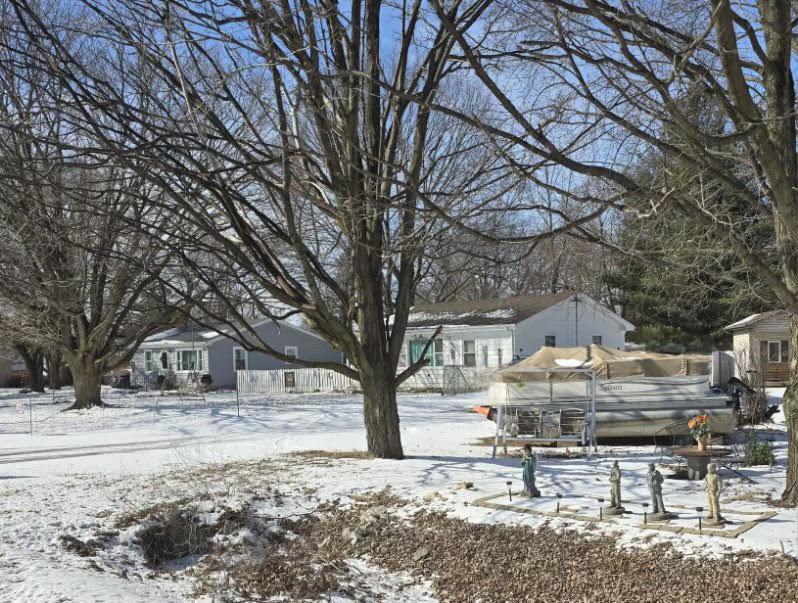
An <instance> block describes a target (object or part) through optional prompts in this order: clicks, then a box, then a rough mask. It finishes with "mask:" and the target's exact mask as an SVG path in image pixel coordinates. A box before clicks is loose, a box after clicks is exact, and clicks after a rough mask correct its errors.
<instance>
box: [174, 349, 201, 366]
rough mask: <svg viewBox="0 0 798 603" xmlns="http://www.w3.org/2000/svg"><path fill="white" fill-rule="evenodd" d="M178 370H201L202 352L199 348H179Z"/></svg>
mask: <svg viewBox="0 0 798 603" xmlns="http://www.w3.org/2000/svg"><path fill="white" fill-rule="evenodd" d="M177 370H178V371H201V370H202V352H201V351H199V350H177Z"/></svg>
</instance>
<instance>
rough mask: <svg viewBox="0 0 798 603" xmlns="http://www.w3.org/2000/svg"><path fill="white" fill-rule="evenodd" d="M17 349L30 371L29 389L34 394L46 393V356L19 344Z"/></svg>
mask: <svg viewBox="0 0 798 603" xmlns="http://www.w3.org/2000/svg"><path fill="white" fill-rule="evenodd" d="M15 347H16V349H17V351H18V352H19V355H20V356H22V359H23V360H24V361H25V368H27V369H28V376H29V377H30V382H29V383H28V387H29V388H30V390H31V391H34V392H44V355H43V354H42V353H41V352H40V351H38V350H34V349H32V348H29V347H28V346H26V345H22V344H17V345H16V346H15Z"/></svg>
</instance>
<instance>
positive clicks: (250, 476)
mask: <svg viewBox="0 0 798 603" xmlns="http://www.w3.org/2000/svg"><path fill="white" fill-rule="evenodd" d="M771 395H772V396H774V399H777V398H778V397H779V396H780V395H781V392H780V391H778V390H774V391H772V392H771ZM68 397H69V392H68V391H64V392H61V393H57V394H56V396H55V402H54V399H53V397H52V396H51V395H45V396H26V395H22V394H18V393H15V392H12V391H2V392H0V601H81V602H83V601H112V600H117V601H183V600H187V599H190V598H191V593H192V592H193V591H194V588H195V586H196V585H195V583H194V580H193V578H192V577H191V574H192V572H191V566H192V565H193V564H194V563H195V562H196V561H197V559H196V558H189V559H186V560H183V561H181V562H180V563H179V565H176V566H174V567H172V569H174V570H175V571H174V572H173V573H171V574H169V573H164V572H156V571H153V570H152V569H151V568H150V567H149V566H148V565H147V564H146V563H145V560H144V557H143V555H142V553H141V550H140V547H138V546H137V545H136V544H135V542H136V530H138V529H140V526H137V525H135V524H131V525H129V526H126V527H119V525H118V524H119V521H118V520H119V517H121V516H124V515H125V514H128V515H129V514H135V513H137V512H141V511H142V509H146V508H148V507H150V506H152V505H158V504H162V503H164V502H169V501H175V500H179V499H191V500H195V501H200V503H199V504H200V505H204V506H205V507H207V508H205V512H206V513H207V514H208V516H209V517H218V516H219V514H220V512H221V511H220V509H222V507H229V508H237V507H240V506H241V505H248V506H249V507H250V508H252V509H254V513H255V514H256V515H258V516H265V515H268V516H269V517H270V518H277V517H286V518H295V517H301V516H304V515H306V514H308V513H310V512H312V511H313V510H314V509H315V508H316V507H317V506H318V505H319V504H322V503H324V502H327V501H332V500H336V499H338V500H340V501H341V503H342V504H344V505H346V504H349V503H352V502H353V501H356V500H359V499H360V498H362V497H363V496H364V495H367V494H369V493H374V492H377V491H381V490H383V489H384V488H386V487H390V492H391V493H392V494H394V495H396V496H398V497H400V498H403V499H407V500H410V501H411V505H410V508H411V509H412V510H413V511H415V510H418V509H421V508H424V509H430V510H440V511H444V512H446V513H447V514H448V515H449V516H450V517H455V518H463V519H466V520H468V521H471V522H480V523H506V524H512V525H527V526H541V525H543V524H546V525H547V526H549V527H552V528H555V529H567V530H577V531H584V532H585V533H590V535H593V536H595V535H597V534H608V535H609V534H612V535H617V536H618V542H619V545H620V546H622V547H648V546H651V545H652V544H654V543H659V542H668V543H671V544H672V545H673V546H675V547H676V548H677V549H678V550H680V551H682V552H684V553H686V554H694V555H701V556H721V555H723V554H724V553H728V552H732V551H741V550H748V549H750V550H754V551H760V552H768V551H778V552H780V551H782V550H784V551H785V552H787V553H788V554H793V555H796V556H798V516H797V515H796V511H795V510H780V509H777V508H774V507H772V506H770V505H768V504H767V502H766V500H767V499H768V498H769V497H774V498H777V497H778V495H779V493H780V492H781V489H782V488H783V485H784V463H785V457H786V450H785V447H784V438H783V425H781V424H779V423H778V421H780V420H781V417H780V416H778V415H777V417H776V421H777V423H776V424H774V425H773V426H772V429H770V430H766V429H760V430H759V432H760V437H764V438H772V439H773V440H774V445H775V452H776V458H777V463H776V465H775V466H774V467H773V468H770V467H762V468H748V469H741V470H740V472H741V473H742V474H743V475H745V476H746V477H747V478H749V479H750V480H753V482H754V483H749V482H746V481H744V480H743V479H742V478H741V477H740V476H739V475H737V474H733V473H730V472H728V471H724V472H723V473H722V477H723V479H724V480H725V490H724V492H723V495H722V501H726V503H725V504H726V505H727V508H728V509H729V513H728V515H729V519H731V520H732V521H734V522H736V523H737V524H739V522H741V521H743V520H744V519H745V518H744V517H742V516H736V515H735V514H734V512H735V511H749V512H756V511H771V512H772V511H777V512H778V514H777V515H776V516H775V517H773V518H772V519H769V520H767V521H764V522H762V523H759V524H757V525H755V526H754V527H753V528H752V529H751V530H749V531H747V532H745V533H744V534H743V535H742V536H740V537H738V538H736V539H726V538H717V537H712V536H699V535H686V534H677V533H669V532H662V531H653V530H648V529H643V528H641V527H640V524H641V523H642V511H643V508H642V506H641V505H640V503H642V502H645V501H647V500H648V492H647V489H646V487H645V470H646V465H647V463H649V462H657V463H663V464H668V463H672V462H673V459H670V458H668V457H663V456H662V451H661V450H659V449H655V448H654V446H653V445H651V446H637V447H631V446H627V447H621V446H612V447H600V450H599V452H598V453H597V454H596V455H594V456H593V458H592V459H587V458H583V457H581V456H580V455H577V454H573V455H570V456H564V455H563V454H562V453H564V451H562V450H559V451H551V450H544V449H541V451H540V452H541V454H549V453H551V452H557V453H559V454H560V455H559V456H557V457H556V458H550V457H548V456H546V457H544V458H542V462H541V468H540V470H539V479H538V486H539V488H540V489H541V491H542V493H543V497H542V498H541V499H538V500H536V501H533V502H532V503H529V502H525V501H524V502H520V503H518V500H517V498H515V499H514V503H517V504H521V505H528V506H533V507H534V508H536V509H538V510H540V511H542V512H550V511H552V510H553V509H554V508H555V506H556V498H555V494H557V493H559V494H561V495H563V502H562V504H563V506H565V507H568V508H569V509H573V510H575V511H577V512H578V513H579V514H581V515H598V506H599V503H598V502H597V499H598V498H599V497H604V498H608V495H609V487H608V481H607V479H608V476H609V470H610V466H611V464H612V461H613V460H615V459H617V460H619V461H620V464H621V468H622V470H623V473H624V480H623V498H624V501H625V503H624V504H625V505H626V507H627V509H628V510H631V511H632V512H633V515H627V516H624V517H623V518H620V519H615V520H611V521H606V522H597V523H593V522H585V521H579V520H575V519H570V518H564V517H555V518H552V517H549V516H546V515H543V514H520V513H516V512H513V511H509V510H495V509H489V508H485V507H481V506H476V505H474V504H472V503H474V501H475V500H477V499H479V498H481V497H485V496H487V495H490V494H500V493H504V492H506V490H507V485H506V482H507V481H512V482H513V486H512V487H513V489H514V490H518V489H519V488H520V487H521V471H520V467H519V459H517V458H501V457H499V458H497V459H492V458H491V457H490V453H491V449H490V448H489V447H486V446H483V445H480V444H479V440H480V439H481V438H485V437H487V436H490V435H492V433H493V423H491V422H489V421H486V420H485V419H484V417H482V416H481V415H478V414H475V413H472V412H467V409H468V408H469V407H470V406H473V405H474V404H477V403H480V402H482V400H483V399H484V396H483V395H482V394H469V395H464V396H451V397H443V396H440V395H437V394H429V395H403V396H401V397H400V414H401V419H402V438H403V443H404V447H405V453H406V455H407V456H408V458H407V459H406V460H404V461H387V460H364V459H358V458H340V459H331V458H329V457H328V456H326V455H325V454H321V453H319V454H314V453H312V452H311V453H308V454H302V455H287V453H293V452H298V451H316V450H319V451H351V450H363V449H364V448H365V434H364V430H363V427H362V416H361V400H360V398H359V397H358V396H343V395H342V396H337V395H329V394H313V395H307V394H306V395H284V396H279V397H275V396H271V397H266V396H245V397H243V396H242V398H241V400H240V416H239V413H238V408H237V404H236V398H235V394H234V393H214V394H209V395H208V396H207V398H206V400H204V401H203V400H199V399H183V400H181V399H180V398H179V397H177V396H166V397H160V396H150V395H146V394H138V395H133V394H125V393H121V392H112V391H110V390H109V391H108V392H106V393H105V399H106V401H107V402H108V403H110V404H113V405H114V406H115V407H113V408H97V409H92V410H90V411H86V412H74V411H71V412H61V411H62V409H63V408H65V407H66V405H67V399H68ZM31 419H32V423H33V435H31V434H30V425H31ZM575 452H576V451H575ZM344 456H347V455H344ZM663 473H664V474H666V475H667V473H668V472H667V470H666V469H663ZM465 481H468V482H473V484H474V488H473V489H461V488H458V485H459V484H461V483H462V482H465ZM495 501H496V502H500V503H508V502H509V500H508V498H507V496H506V495H504V494H502V496H501V497H499V498H497V499H495ZM626 501H628V502H626ZM665 502H666V505H672V506H673V507H674V508H673V510H675V511H676V512H677V513H679V515H680V518H679V519H678V520H676V521H675V522H674V525H678V526H685V527H693V526H695V525H697V517H698V513H697V512H696V511H695V507H696V506H704V507H705V506H706V502H705V498H704V493H703V484H701V483H699V482H690V481H686V480H676V479H672V480H666V482H665ZM605 504H606V503H605ZM404 512H406V513H407V512H409V511H408V510H405V511H404ZM65 536H70V537H74V538H77V539H78V540H79V541H81V542H90V541H98V542H99V544H98V546H97V547H96V548H97V550H96V551H94V554H91V555H87V556H80V555H78V554H76V552H75V551H71V550H68V547H65V546H64V543H63V539H62V537H65ZM248 537H252V538H254V536H252V535H249V536H247V534H246V533H245V532H240V533H237V534H236V536H235V538H239V539H242V538H243V539H246V538H248ZM215 538H224V536H216V537H215ZM351 563H352V564H353V565H354V566H356V567H354V569H353V572H355V573H356V574H357V575H358V576H360V578H359V579H360V581H361V586H363V585H365V586H367V587H368V589H369V592H371V593H377V594H379V593H382V594H383V595H384V596H385V597H386V600H391V601H423V600H429V599H430V598H431V597H432V594H431V591H430V590H429V588H428V585H425V583H423V581H422V582H418V581H415V580H411V579H409V578H408V577H407V576H404V575H402V574H401V573H400V572H399V573H397V572H394V573H389V572H386V571H381V570H378V569H377V568H376V567H372V566H369V565H368V563H366V562H365V561H363V560H357V561H352V562H351ZM342 597H343V598H341V599H340V600H348V599H347V598H346V597H345V596H343V595H342ZM205 598H208V600H210V599H209V596H208V595H205Z"/></svg>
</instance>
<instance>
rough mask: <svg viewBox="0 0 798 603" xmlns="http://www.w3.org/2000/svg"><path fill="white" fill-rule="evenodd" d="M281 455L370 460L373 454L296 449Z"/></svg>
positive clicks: (352, 451) (359, 451)
mask: <svg viewBox="0 0 798 603" xmlns="http://www.w3.org/2000/svg"><path fill="white" fill-rule="evenodd" d="M283 456H287V457H291V458H298V459H333V460H338V459H360V460H371V459H373V458H374V456H373V455H372V454H371V453H370V452H366V451H365V450H297V451H296V452H287V453H286V454H284V455H283Z"/></svg>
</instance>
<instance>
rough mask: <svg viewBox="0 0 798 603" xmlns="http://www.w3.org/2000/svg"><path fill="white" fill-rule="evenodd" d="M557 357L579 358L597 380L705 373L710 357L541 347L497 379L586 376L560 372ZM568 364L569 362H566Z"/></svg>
mask: <svg viewBox="0 0 798 603" xmlns="http://www.w3.org/2000/svg"><path fill="white" fill-rule="evenodd" d="M557 360H565V361H570V362H573V361H579V362H580V364H579V365H578V366H579V368H589V369H593V370H594V371H595V372H596V376H597V377H598V378H600V379H623V378H625V377H684V376H688V375H708V374H709V371H710V367H711V358H710V357H709V356H701V355H687V354H658V353H655V352H622V351H620V350H614V349H611V348H605V347H603V346H600V345H589V346H583V347H578V348H551V347H545V346H544V347H542V348H540V349H539V350H538V351H537V352H535V353H534V354H532V355H531V356H529V357H528V358H524V359H523V360H521V361H520V362H517V363H516V364H514V365H512V366H508V367H507V368H504V369H502V370H500V371H498V373H497V377H498V380H499V381H502V382H505V383H523V382H527V381H545V380H556V381H559V380H573V379H581V380H583V379H585V378H586V377H585V374H584V373H577V372H574V373H569V372H561V371H562V369H563V368H564V367H563V365H562V364H558V363H557V362H556V361H557ZM569 366H570V364H569ZM532 368H534V369H547V368H557V369H560V371H557V372H550V373H549V372H533V371H529V370H527V369H532Z"/></svg>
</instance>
